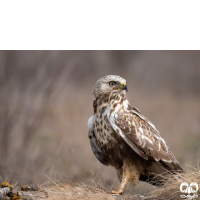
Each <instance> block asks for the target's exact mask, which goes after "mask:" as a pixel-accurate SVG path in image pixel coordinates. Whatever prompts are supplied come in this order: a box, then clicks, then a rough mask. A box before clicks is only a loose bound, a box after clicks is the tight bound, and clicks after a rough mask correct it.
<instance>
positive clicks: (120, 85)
mask: <svg viewBox="0 0 200 200" xmlns="http://www.w3.org/2000/svg"><path fill="white" fill-rule="evenodd" d="M125 91H127V92H128V88H127V84H126V80H125V79H123V78H122V77H120V76H115V75H108V76H104V77H102V78H100V79H99V80H98V81H97V82H96V84H95V85H94V87H93V90H92V95H93V99H96V98H97V97H98V96H100V95H103V94H122V93H123V94H125Z"/></svg>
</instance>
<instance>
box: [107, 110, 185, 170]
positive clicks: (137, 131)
mask: <svg viewBox="0 0 200 200" xmlns="http://www.w3.org/2000/svg"><path fill="white" fill-rule="evenodd" d="M110 122H111V125H112V127H113V129H114V130H115V131H116V129H117V128H118V129H119V130H118V131H119V134H120V136H121V137H122V138H123V139H124V140H125V141H126V142H127V144H129V146H130V147H131V148H132V149H133V150H134V151H135V152H136V153H138V155H140V156H141V157H143V158H144V159H148V158H149V157H153V158H154V159H155V160H156V161H158V162H162V163H163V164H164V165H163V164H162V166H164V167H165V168H168V169H171V170H182V169H181V167H180V165H179V163H178V161H177V160H176V158H175V156H174V155H173V153H172V152H171V151H170V149H169V147H168V146H167V145H166V143H165V141H164V140H163V138H162V137H161V136H160V134H159V132H158V131H157V130H156V128H155V127H154V125H153V124H152V123H150V122H149V121H148V120H147V119H146V118H145V117H144V116H143V115H142V114H141V113H140V112H138V111H137V110H136V109H133V112H132V113H130V114H112V115H111V118H110ZM135 148H137V150H135Z"/></svg>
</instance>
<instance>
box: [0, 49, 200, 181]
mask: <svg viewBox="0 0 200 200" xmlns="http://www.w3.org/2000/svg"><path fill="white" fill-rule="evenodd" d="M108 74H115V75H120V76H122V77H123V78H125V79H126V80H127V82H128V89H129V92H128V94H127V96H128V99H129V101H130V103H131V104H132V105H134V106H136V107H137V108H139V110H140V111H141V112H142V113H143V114H144V115H145V116H146V117H147V118H148V119H149V120H150V121H152V122H153V123H154V125H155V126H156V127H157V129H158V130H159V131H160V133H161V134H162V136H163V138H164V139H165V140H166V142H167V143H168V145H169V146H170V148H171V150H172V151H173V153H174V154H175V155H176V157H177V159H178V160H179V161H180V163H181V164H183V163H188V164H196V162H197V159H198V158H200V146H199V145H198V144H199V142H200V123H199V121H200V89H199V86H200V52H199V51H1V52H0V105H1V106H0V156H1V161H0V177H1V179H2V180H3V181H4V180H5V179H9V180H11V181H21V182H23V183H26V182H29V181H33V182H34V181H37V182H43V181H44V180H46V179H45V177H44V176H42V175H41V173H44V174H46V175H48V176H49V177H51V176H53V175H54V173H55V171H59V172H60V173H63V174H65V175H68V176H73V177H76V178H77V179H79V180H81V181H87V179H88V177H90V176H92V175H93V177H94V178H98V179H100V180H102V181H104V182H105V184H108V185H112V184H114V182H115V181H116V180H117V176H116V175H115V171H114V169H112V168H111V167H104V166H102V164H100V163H99V162H98V160H97V159H96V158H95V156H94V155H93V153H92V150H91V148H90V144H89V141H88V138H87V120H88V118H89V117H90V116H91V115H92V114H93V108H92V96H91V91H92V87H93V85H94V84H95V82H96V81H97V80H98V79H99V78H100V77H102V76H104V75H108ZM113 177H116V179H113Z"/></svg>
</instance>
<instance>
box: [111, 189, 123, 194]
mask: <svg viewBox="0 0 200 200" xmlns="http://www.w3.org/2000/svg"><path fill="white" fill-rule="evenodd" d="M111 194H115V195H122V194H123V192H122V191H113V190H112V192H111Z"/></svg>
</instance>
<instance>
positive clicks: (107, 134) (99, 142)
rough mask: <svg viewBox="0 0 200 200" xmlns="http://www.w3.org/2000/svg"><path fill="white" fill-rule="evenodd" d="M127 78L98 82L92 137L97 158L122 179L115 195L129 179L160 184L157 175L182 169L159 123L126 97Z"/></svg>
mask: <svg viewBox="0 0 200 200" xmlns="http://www.w3.org/2000/svg"><path fill="white" fill-rule="evenodd" d="M125 91H128V88H127V84H126V80H125V79H123V78H122V77H120V76H115V75H109V76H105V77H103V78H101V79H99V80H98V81H97V82H96V84H95V85H94V88H93V91H92V95H93V108H94V115H93V116H91V117H90V118H89V120H88V124H87V128H88V137H89V140H90V144H91V148H92V150H93V153H94V154H95V156H96V158H97V159H98V160H99V161H100V162H101V163H102V164H104V165H111V166H113V167H114V168H115V169H116V171H117V175H118V178H119V180H120V182H121V184H120V186H119V189H118V190H116V191H112V193H113V194H122V193H123V192H124V189H125V186H126V184H127V182H128V181H130V182H131V183H132V184H133V186H135V185H136V183H137V182H138V181H139V180H141V181H147V182H149V183H151V184H158V182H159V181H158V177H157V176H156V174H161V173H163V172H165V171H166V170H169V171H173V172H174V173H175V172H182V168H181V166H180V164H179V162H178V161H177V159H176V158H175V156H174V155H173V153H172V152H171V151H170V149H169V147H168V145H167V144H166V142H165V141H164V139H163V138H162V137H161V135H160V134H159V132H158V131H157V129H156V128H155V126H154V125H153V124H152V123H151V122H150V121H149V120H148V119H147V118H146V117H144V115H142V113H141V112H140V111H139V110H138V109H137V108H135V107H133V106H131V105H130V103H129V101H128V100H127V98H126V92H125Z"/></svg>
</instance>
